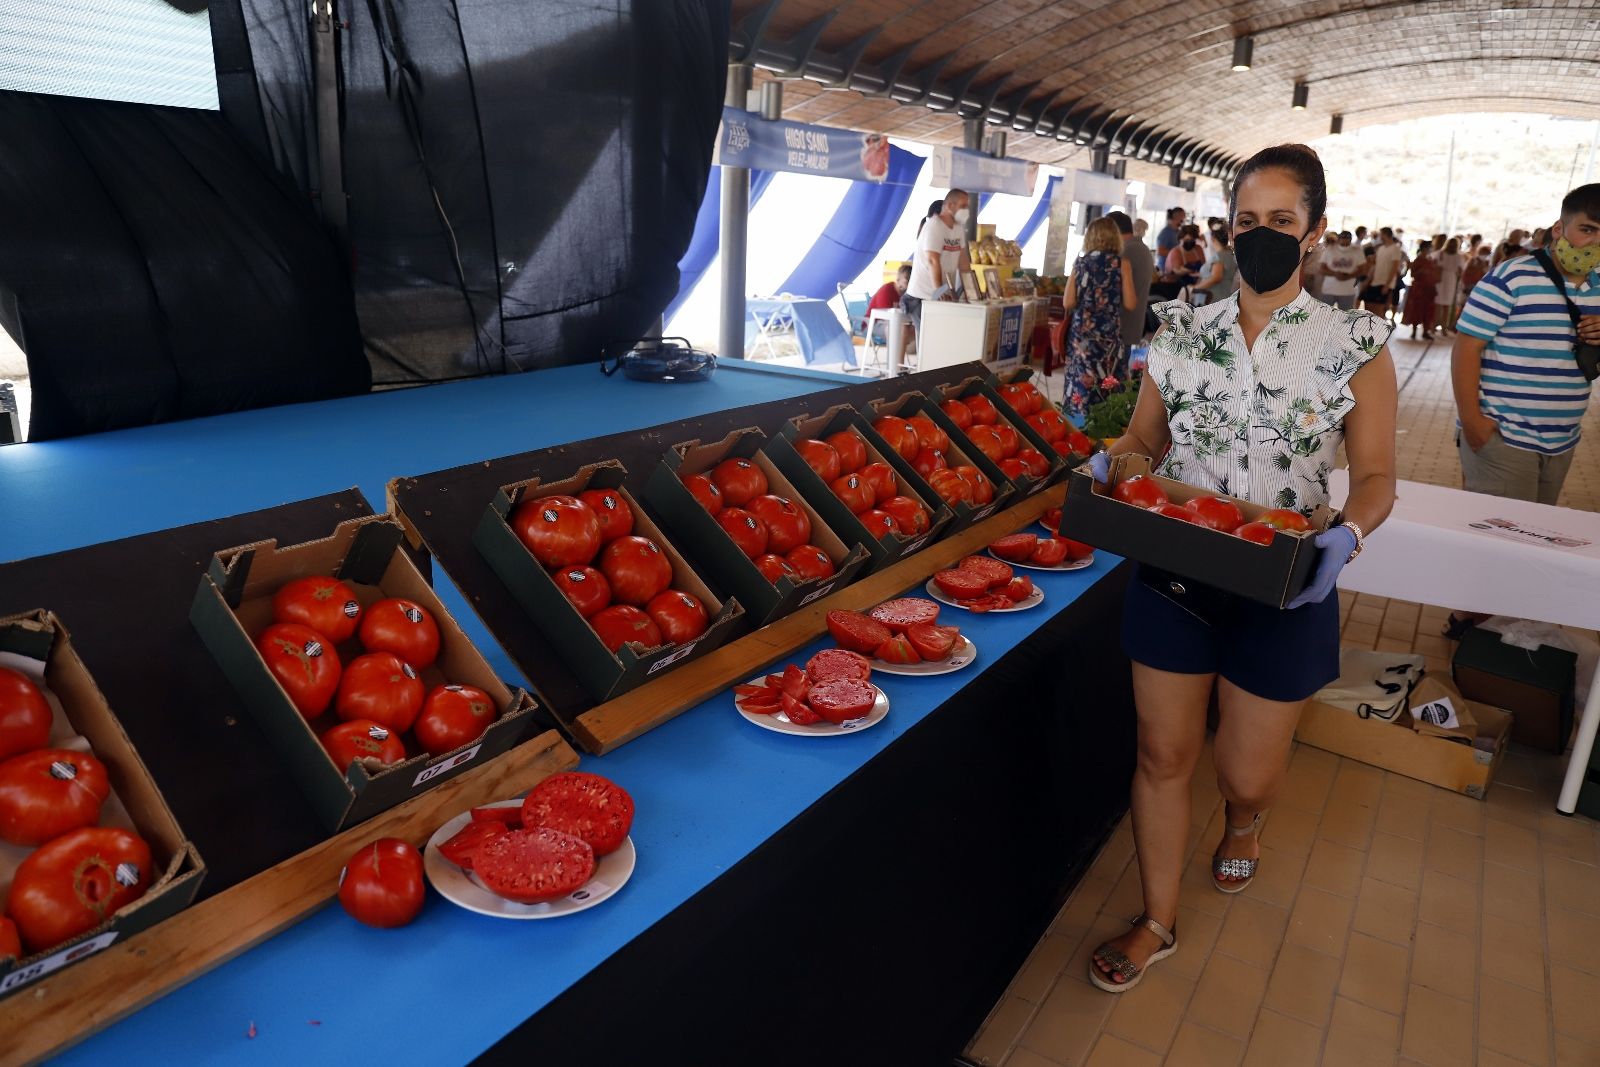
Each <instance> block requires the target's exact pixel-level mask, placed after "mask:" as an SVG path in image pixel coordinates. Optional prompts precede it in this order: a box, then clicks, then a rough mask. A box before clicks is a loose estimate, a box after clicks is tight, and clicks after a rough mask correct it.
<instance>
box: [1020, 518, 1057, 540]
mask: <svg viewBox="0 0 1600 1067" xmlns="http://www.w3.org/2000/svg"><path fill="white" fill-rule="evenodd" d="M1039 529H1041V530H1043V531H1044V532H1045V533H1047V534H1049V535H1050V536H1051V537H1055V536H1056V535H1057V534H1058V533H1060V531H1059V530H1052V529H1051V528H1050V526H1049V524H1048V523H1046V522H1045V521H1044V520H1043V519H1040V520H1039ZM1017 532H1018V533H1021V532H1022V531H1021V530H1018V531H1017Z"/></svg>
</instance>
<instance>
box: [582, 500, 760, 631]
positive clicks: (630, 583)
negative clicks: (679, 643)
mask: <svg viewBox="0 0 1600 1067" xmlns="http://www.w3.org/2000/svg"><path fill="white" fill-rule="evenodd" d="M732 512H733V509H728V510H725V511H723V512H721V513H720V514H719V515H718V516H717V521H718V522H721V521H722V519H723V517H724V516H726V515H729V514H731V513H732ZM600 570H601V572H602V573H604V574H605V576H606V582H607V583H608V584H609V585H610V586H611V598H612V599H613V600H615V601H616V602H617V603H619V604H632V605H633V606H634V607H643V606H644V605H645V604H648V603H650V600H651V598H652V597H654V596H655V595H656V594H657V593H659V592H661V591H662V590H663V589H666V588H667V587H668V586H670V585H671V584H672V561H671V560H670V559H668V558H667V554H666V553H665V552H663V551H661V546H660V545H658V544H656V543H655V542H654V541H652V540H650V539H649V538H648V537H639V536H636V535H631V534H630V535H629V536H627V537H619V538H617V539H616V540H615V541H613V542H611V543H610V544H609V545H607V546H606V547H605V548H604V549H602V550H601V552H600Z"/></svg>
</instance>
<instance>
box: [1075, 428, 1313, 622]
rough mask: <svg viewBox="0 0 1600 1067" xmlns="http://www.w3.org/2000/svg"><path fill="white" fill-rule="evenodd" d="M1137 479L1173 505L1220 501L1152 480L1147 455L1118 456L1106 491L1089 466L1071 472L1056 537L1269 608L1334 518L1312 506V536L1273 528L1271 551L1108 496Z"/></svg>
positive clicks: (1283, 595)
mask: <svg viewBox="0 0 1600 1067" xmlns="http://www.w3.org/2000/svg"><path fill="white" fill-rule="evenodd" d="M1140 474H1144V475H1150V477H1151V478H1152V479H1154V481H1156V482H1157V483H1158V484H1159V485H1160V486H1161V488H1162V489H1163V490H1165V491H1166V494H1167V497H1168V498H1169V499H1170V500H1171V501H1172V502H1173V503H1174V504H1183V503H1186V502H1187V501H1190V500H1193V499H1195V498H1196V497H1202V496H1224V494H1221V493H1210V492H1207V491H1206V490H1204V489H1197V488H1195V487H1194V486H1192V485H1185V484H1184V483H1183V482H1176V481H1173V480H1171V479H1170V478H1161V477H1157V476H1155V475H1151V474H1150V460H1149V458H1148V457H1145V456H1139V455H1131V454H1130V455H1122V456H1117V457H1115V458H1114V459H1112V461H1111V469H1110V479H1109V481H1108V483H1107V484H1106V485H1099V484H1097V483H1096V482H1095V480H1094V477H1093V476H1092V475H1091V474H1090V473H1089V468H1088V466H1082V467H1079V468H1078V469H1076V470H1074V471H1073V472H1072V476H1071V478H1070V479H1069V481H1068V483H1067V498H1066V500H1065V501H1064V502H1063V503H1062V505H1061V532H1062V535H1063V536H1066V537H1071V538H1073V539H1074V540H1077V541H1083V542H1085V543H1087V544H1091V545H1094V546H1095V547H1096V548H1103V549H1105V550H1106V551H1108V552H1115V553H1117V554H1118V555H1122V556H1126V557H1128V558H1129V559H1135V560H1138V561H1139V562H1140V563H1145V564H1149V565H1150V566H1152V567H1156V568H1159V569H1161V570H1164V571H1169V572H1171V573H1172V574H1175V575H1181V576H1182V577H1185V578H1192V579H1194V580H1195V581H1198V582H1202V583H1204V584H1206V585H1209V586H1213V587H1215V588H1217V589H1221V590H1223V591H1225V592H1229V593H1235V594H1237V595H1239V596H1242V597H1245V598H1247V599H1249V600H1254V601H1257V602H1259V603H1262V604H1268V605H1271V606H1272V607H1275V608H1281V607H1283V606H1284V605H1285V604H1287V603H1289V601H1291V600H1293V599H1294V598H1295V597H1296V596H1297V595H1299V593H1300V591H1301V590H1302V589H1304V588H1305V586H1306V582H1307V581H1308V580H1309V579H1310V577H1311V574H1312V569H1313V567H1314V566H1315V565H1316V561H1317V556H1318V553H1319V551H1320V550H1319V549H1317V548H1316V546H1315V545H1313V544H1312V543H1311V542H1312V538H1314V537H1315V536H1316V535H1317V534H1318V533H1320V532H1322V531H1323V530H1326V529H1327V528H1328V525H1329V523H1331V522H1332V521H1333V512H1331V511H1329V510H1328V509H1327V508H1326V507H1318V508H1317V510H1316V511H1314V512H1313V513H1312V515H1311V526H1312V529H1311V532H1309V533H1304V534H1296V533H1289V532H1287V531H1284V530H1279V531H1278V533H1277V535H1276V536H1275V537H1274V538H1273V539H1272V543H1271V544H1270V545H1258V544H1256V543H1255V542H1253V541H1246V540H1244V539H1243V538H1241V537H1235V536H1233V535H1232V534H1225V533H1219V532H1218V531H1216V530H1210V529H1206V528H1205V527H1202V526H1196V525H1194V524H1192V523H1187V522H1183V521H1182V520H1179V519H1172V518H1168V517H1167V516H1165V515H1157V514H1156V513H1155V512H1152V511H1147V510H1146V509H1144V508H1141V507H1137V506H1135V505H1133V504H1127V503H1124V502H1123V501H1120V500H1118V499H1116V498H1115V497H1113V496H1112V495H1111V491H1112V487H1113V486H1115V485H1116V484H1117V483H1118V482H1121V481H1122V480H1123V479H1125V478H1132V477H1134V476H1135V475H1140ZM1224 499H1227V500H1232V501H1233V502H1234V503H1235V504H1237V505H1238V506H1239V510H1240V511H1242V512H1244V516H1245V521H1246V522H1250V521H1254V520H1255V519H1256V518H1258V517H1259V516H1260V515H1261V514H1262V513H1263V512H1265V511H1269V510H1271V509H1269V508H1264V507H1262V506H1261V505H1259V504H1252V503H1250V502H1249V501H1247V500H1240V499H1238V498H1237V497H1224ZM1179 584H1180V588H1178V589H1175V590H1174V592H1175V593H1177V594H1179V595H1182V594H1183V592H1184V590H1183V589H1182V588H1181V583H1179Z"/></svg>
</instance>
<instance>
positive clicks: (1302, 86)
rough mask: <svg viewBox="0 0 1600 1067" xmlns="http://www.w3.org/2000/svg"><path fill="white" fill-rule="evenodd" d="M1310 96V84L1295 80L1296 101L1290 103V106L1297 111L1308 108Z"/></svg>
mask: <svg viewBox="0 0 1600 1067" xmlns="http://www.w3.org/2000/svg"><path fill="white" fill-rule="evenodd" d="M1310 96H1311V87H1310V86H1309V85H1307V84H1306V83H1305V82H1295V83H1294V103H1292V104H1290V105H1289V106H1290V107H1292V108H1294V110H1296V111H1304V110H1305V109H1306V101H1307V100H1308V99H1309V98H1310Z"/></svg>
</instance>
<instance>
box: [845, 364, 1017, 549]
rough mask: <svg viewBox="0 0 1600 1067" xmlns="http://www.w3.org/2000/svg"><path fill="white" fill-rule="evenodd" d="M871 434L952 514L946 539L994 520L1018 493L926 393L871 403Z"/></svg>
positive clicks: (905, 395) (991, 461)
mask: <svg viewBox="0 0 1600 1067" xmlns="http://www.w3.org/2000/svg"><path fill="white" fill-rule="evenodd" d="M869 417H870V419H871V420H872V431H873V432H874V433H875V434H877V435H878V438H879V439H880V440H882V441H883V442H884V444H885V445H886V446H887V447H888V448H889V449H892V450H893V451H895V452H898V453H899V454H900V456H901V457H902V458H904V459H906V460H907V462H909V463H910V464H911V465H912V467H913V468H914V469H915V470H916V472H917V474H918V475H919V476H921V477H922V478H923V479H924V480H926V481H927V483H928V486H929V488H931V489H932V490H933V491H934V493H935V494H936V495H937V496H938V497H939V498H940V499H941V500H943V501H944V502H945V504H946V505H947V506H948V507H949V508H950V510H951V512H952V513H953V514H954V516H955V517H954V518H953V519H952V520H951V522H950V526H949V527H948V528H947V529H946V530H945V534H946V536H948V535H949V534H953V533H956V532H957V531H959V530H964V529H966V528H967V527H968V526H971V525H972V524H973V523H975V522H982V521H983V520H984V519H987V518H988V517H989V516H990V515H993V514H994V513H995V512H996V511H998V510H999V509H1000V507H1001V506H1002V505H1004V504H1005V502H1006V501H1007V500H1009V499H1010V498H1011V496H1012V495H1013V494H1014V493H1015V491H1016V487H1015V486H1014V485H1013V484H1012V482H1011V481H1010V479H1008V478H1007V477H1006V476H1005V475H1004V474H1003V473H1001V471H1000V468H999V466H998V465H997V464H996V463H995V462H994V461H993V460H991V459H990V458H989V457H988V456H986V455H984V454H983V452H981V451H979V450H978V449H977V448H975V447H974V446H973V444H972V442H971V441H970V440H968V438H967V436H966V435H965V434H964V433H962V432H961V430H960V429H959V428H958V427H957V425H956V423H954V422H952V421H951V420H950V417H949V416H948V415H947V414H946V413H945V412H944V411H942V410H940V408H939V405H938V404H936V403H934V401H933V400H932V398H930V397H929V396H927V395H926V394H925V393H903V394H901V395H900V396H897V397H892V398H887V399H883V400H874V401H873V402H872V404H871V413H870V416H869Z"/></svg>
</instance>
